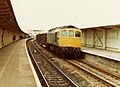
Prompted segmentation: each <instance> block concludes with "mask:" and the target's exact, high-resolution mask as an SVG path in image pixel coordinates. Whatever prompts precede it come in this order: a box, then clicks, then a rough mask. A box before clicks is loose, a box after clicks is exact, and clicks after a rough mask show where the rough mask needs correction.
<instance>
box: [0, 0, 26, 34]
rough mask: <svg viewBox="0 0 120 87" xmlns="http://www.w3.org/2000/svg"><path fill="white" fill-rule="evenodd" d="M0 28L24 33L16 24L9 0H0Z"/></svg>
mask: <svg viewBox="0 0 120 87" xmlns="http://www.w3.org/2000/svg"><path fill="white" fill-rule="evenodd" d="M0 28H1V29H6V30H10V31H13V32H16V33H24V32H23V31H22V30H21V29H20V28H19V26H18V24H17V21H16V18H15V15H14V12H13V8H12V5H11V1H10V0H0Z"/></svg>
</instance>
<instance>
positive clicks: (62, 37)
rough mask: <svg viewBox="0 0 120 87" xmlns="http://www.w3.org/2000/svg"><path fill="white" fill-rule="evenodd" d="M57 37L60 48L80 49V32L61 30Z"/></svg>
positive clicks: (72, 29)
mask: <svg viewBox="0 0 120 87" xmlns="http://www.w3.org/2000/svg"><path fill="white" fill-rule="evenodd" d="M58 33H59V35H58V45H59V46H60V47H72V48H81V35H82V33H81V30H80V29H76V28H64V29H61V30H60V31H59V32H58Z"/></svg>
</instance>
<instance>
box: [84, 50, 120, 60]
mask: <svg viewBox="0 0 120 87" xmlns="http://www.w3.org/2000/svg"><path fill="white" fill-rule="evenodd" d="M82 51H83V52H86V53H89V54H93V55H97V56H101V57H105V58H107V59H112V60H115V61H120V60H119V59H116V58H113V57H111V56H106V55H102V54H99V53H92V52H89V51H86V50H82Z"/></svg>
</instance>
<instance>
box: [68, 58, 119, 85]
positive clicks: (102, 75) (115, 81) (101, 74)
mask: <svg viewBox="0 0 120 87" xmlns="http://www.w3.org/2000/svg"><path fill="white" fill-rule="evenodd" d="M66 61H67V62H68V63H70V64H71V65H73V66H75V67H77V68H78V69H82V70H83V71H85V72H87V73H88V74H90V75H92V76H93V77H96V78H97V79H98V80H99V81H101V82H102V83H103V84H105V85H107V86H108V87H120V78H119V77H118V76H115V75H113V74H111V73H109V72H106V71H103V70H102V69H99V68H96V67H95V66H92V65H90V64H87V62H83V61H76V60H72V61H71V60H66Z"/></svg>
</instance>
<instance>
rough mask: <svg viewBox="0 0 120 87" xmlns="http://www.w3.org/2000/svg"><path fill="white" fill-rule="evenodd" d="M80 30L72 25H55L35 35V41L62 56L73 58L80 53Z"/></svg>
mask: <svg viewBox="0 0 120 87" xmlns="http://www.w3.org/2000/svg"><path fill="white" fill-rule="evenodd" d="M81 39H82V31H81V30H80V29H79V28H77V27H75V26H72V25H68V26H62V27H56V28H52V29H50V30H49V31H48V32H47V33H41V34H37V35H36V41H37V42H38V43H39V44H40V45H42V46H43V47H46V48H47V49H49V50H50V51H52V52H54V53H56V54H57V55H60V56H62V57H66V58H68V57H69V58H70V57H72V56H74V57H75V58H76V57H78V56H80V53H81Z"/></svg>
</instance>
